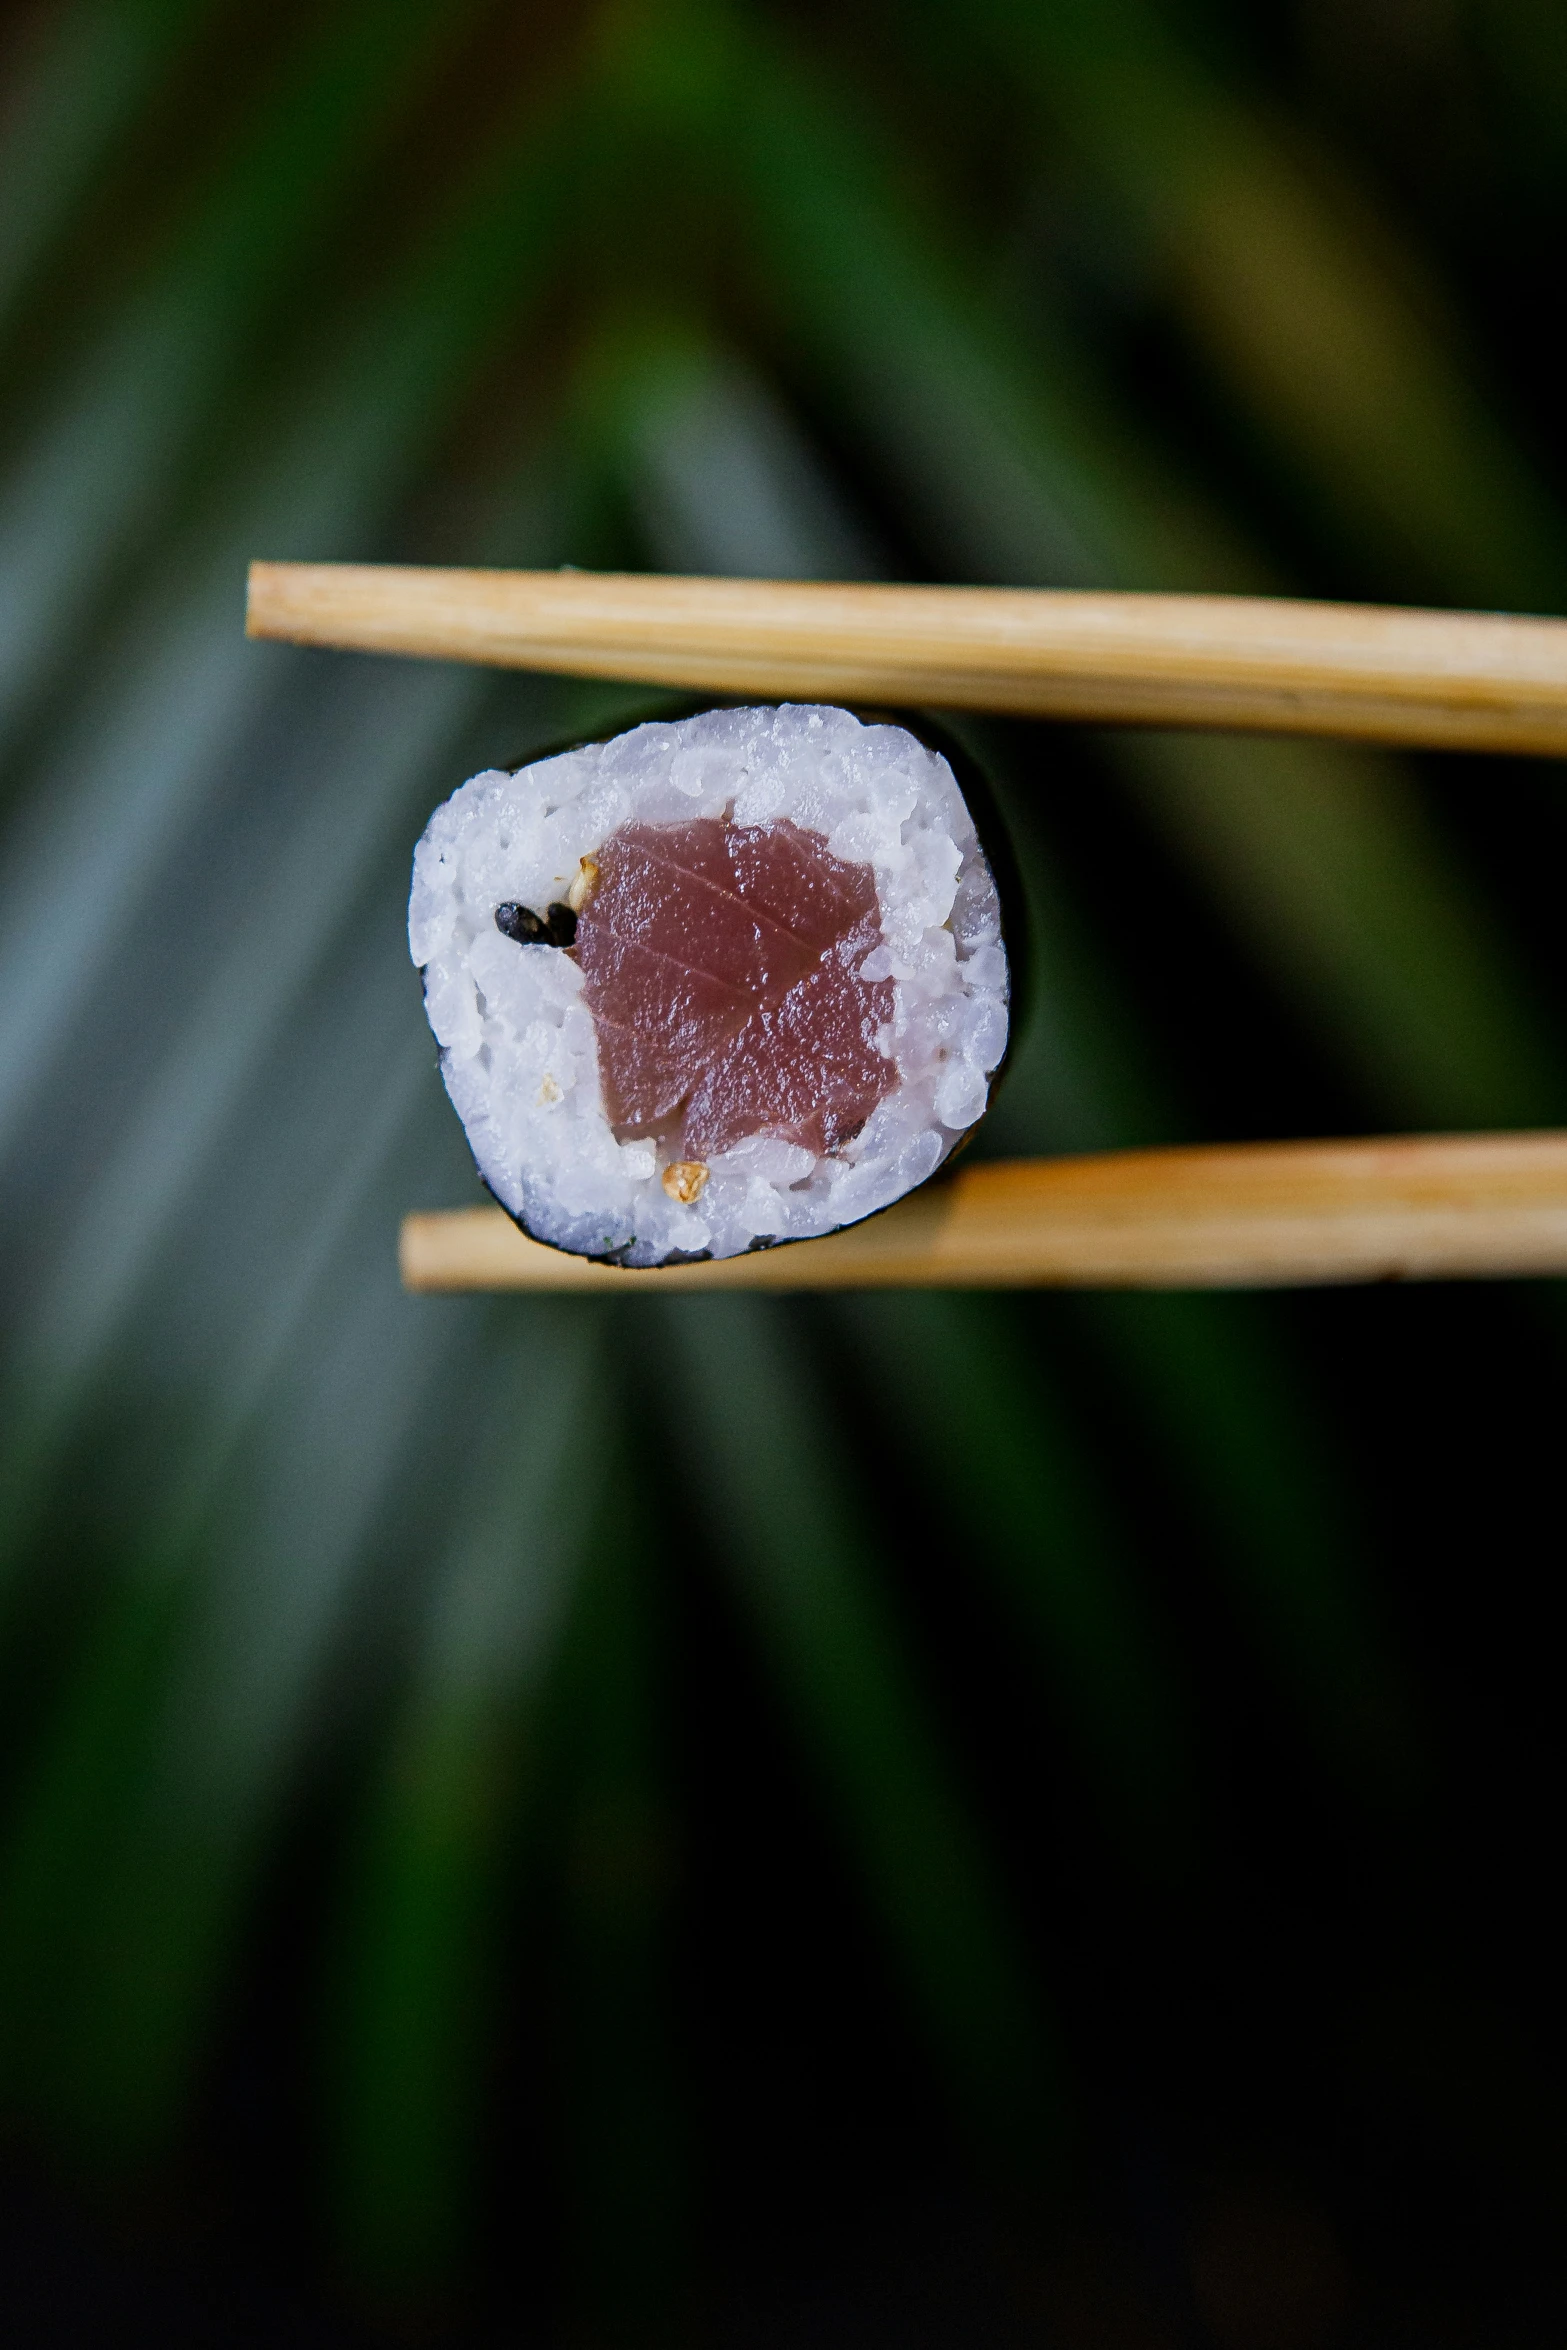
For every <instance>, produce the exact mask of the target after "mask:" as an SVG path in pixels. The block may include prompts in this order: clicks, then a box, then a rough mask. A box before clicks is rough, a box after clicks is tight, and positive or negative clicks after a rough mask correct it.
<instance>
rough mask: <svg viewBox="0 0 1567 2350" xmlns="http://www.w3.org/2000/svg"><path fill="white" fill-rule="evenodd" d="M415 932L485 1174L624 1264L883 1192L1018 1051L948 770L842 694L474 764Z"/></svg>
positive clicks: (970, 827)
mask: <svg viewBox="0 0 1567 2350" xmlns="http://www.w3.org/2000/svg"><path fill="white" fill-rule="evenodd" d="M408 937H409V945H410V948H411V951H412V954H413V959H414V962H415V963H416V964H417V965H418V966H419V968H420V969H421V971H422V972H423V974H424V994H425V1008H426V1011H427V1012H428V1015H429V1020H430V1025H431V1027H432V1028H433V1030H434V1031H435V1035H436V1039H437V1041H438V1043H439V1045H440V1048H441V1069H442V1073H443V1075H444V1078H445V1081H446V1089H447V1092H448V1093H449V1094H450V1096H451V1100H452V1103H453V1106H454V1108H455V1109H456V1111H457V1114H458V1116H459V1117H460V1118H461V1120H462V1122H463V1126H464V1129H465V1130H466V1133H467V1136H468V1141H469V1144H470V1146H471V1148H472V1150H473V1154H474V1158H475V1159H476V1161H477V1163H478V1168H479V1172H480V1174H481V1176H482V1177H483V1179H484V1181H485V1183H486V1184H487V1185H488V1187H489V1189H490V1190H491V1191H492V1192H493V1194H494V1195H495V1197H496V1199H497V1200H499V1201H500V1203H501V1205H502V1206H503V1207H504V1208H505V1209H506V1210H507V1211H508V1212H509V1213H510V1214H511V1215H512V1216H513V1217H515V1219H516V1220H517V1222H518V1223H519V1224H520V1225H521V1226H522V1228H523V1230H524V1231H525V1232H528V1233H530V1234H531V1235H532V1236H533V1237H534V1238H535V1239H536V1240H541V1241H546V1242H548V1243H549V1244H550V1245H551V1246H553V1247H555V1248H561V1249H568V1250H571V1251H573V1252H575V1253H576V1254H578V1255H581V1256H588V1257H597V1258H602V1259H606V1260H609V1261H612V1262H614V1263H616V1264H620V1265H626V1266H654V1265H667V1264H671V1263H681V1262H689V1261H690V1260H692V1259H693V1258H698V1257H732V1256H738V1255H741V1254H743V1253H744V1252H745V1251H746V1250H748V1249H755V1248H764V1247H769V1246H771V1245H773V1244H774V1243H776V1242H780V1241H790V1240H809V1239H815V1238H818V1237H820V1236H821V1235H822V1234H824V1233H828V1232H834V1231H837V1230H838V1229H839V1228H840V1227H841V1226H843V1225H845V1224H854V1223H858V1222H859V1221H860V1219H861V1218H862V1217H865V1216H870V1215H874V1214H875V1213H876V1212H877V1211H878V1210H879V1209H882V1208H886V1207H890V1206H891V1205H892V1203H893V1202H894V1201H895V1200H898V1199H901V1198H902V1197H903V1196H904V1194H905V1193H907V1192H910V1191H912V1190H913V1189H914V1188H915V1186H916V1185H917V1184H920V1183H923V1182H924V1181H925V1180H926V1179H927V1177H929V1176H931V1175H933V1174H934V1173H935V1172H936V1169H937V1168H938V1167H939V1166H940V1165H941V1164H942V1162H943V1160H944V1159H946V1158H947V1157H948V1156H949V1154H950V1153H951V1152H952V1150H953V1149H954V1148H955V1147H956V1146H957V1144H958V1143H959V1142H960V1141H961V1140H962V1139H963V1138H964V1137H965V1136H966V1135H967V1134H968V1133H969V1132H970V1131H971V1130H972V1128H973V1127H974V1125H975V1123H976V1121H977V1120H978V1119H979V1118H980V1117H981V1116H982V1115H983V1114H984V1111H985V1108H986V1105H987V1103H988V1101H989V1098H990V1093H991V1088H992V1084H993V1081H994V1077H995V1074H996V1072H997V1071H998V1069H999V1067H1000V1064H1001V1061H1002V1058H1003V1056H1004V1054H1005V1052H1006V1047H1007V1035H1008V1005H1009V977H1008V963H1007V951H1006V947H1005V946H1004V944H1003V941H1002V926H1001V905H1000V899H999V896H998V892H997V888H996V882H995V877H994V875H993V873H992V869H991V865H990V863H989V862H988V861H987V858H986V856H985V853H984V851H983V850H982V849H981V847H980V844H979V839H978V836H977V833H976V831H975V826H974V821H973V817H972V815H971V813H970V809H969V807H968V805H967V803H966V801H965V799H964V795H963V793H962V792H961V791H960V789H959V787H958V783H957V780H956V777H955V775H954V772H953V766H952V764H951V762H950V761H949V759H948V758H946V757H944V756H943V755H942V753H941V752H940V751H938V750H936V749H934V748H932V747H930V746H929V745H928V744H927V743H925V742H924V741H922V740H920V739H918V738H917V737H916V736H915V735H914V734H912V733H911V732H910V731H909V730H908V729H907V728H906V727H904V726H901V725H894V724H889V723H881V722H877V721H874V720H872V721H867V720H865V719H862V718H860V717H857V716H855V715H854V714H853V713H851V712H850V711H847V710H839V709H831V708H821V707H816V706H814V705H800V704H793V703H784V704H782V705H780V706H777V707H765V708H758V709H716V710H705V711H702V712H699V713H698V714H697V715H695V716H693V717H688V718H679V719H672V720H663V721H654V722H652V723H649V724H647V725H642V726H636V727H633V728H632V729H631V730H630V731H629V732H628V733H625V734H621V735H618V736H617V737H615V738H614V739H613V740H612V741H608V742H600V743H583V744H581V745H579V746H578V747H576V748H575V749H573V750H569V751H566V752H563V753H562V754H561V755H559V756H558V757H554V758H546V759H541V760H539V761H537V762H536V763H535V764H533V765H532V766H526V767H522V768H519V769H518V770H517V772H516V773H515V774H507V773H505V772H503V771H501V770H496V769H492V770H489V771H487V772H486V773H484V774H481V775H475V776H474V777H472V778H471V780H470V781H469V782H467V783H465V784H463V786H462V787H461V789H460V790H458V791H456V792H454V793H453V794H452V797H451V798H450V799H449V800H447V801H446V802H445V803H444V804H443V805H442V806H441V807H440V808H438V809H437V810H436V812H435V814H434V816H433V817H432V818H431V820H430V823H429V826H428V828H427V830H426V832H425V834H424V837H423V839H422V840H421V841H420V843H419V846H418V849H417V851H416V853H415V856H414V872H413V891H412V896H411V899H410V903H409V909H408Z"/></svg>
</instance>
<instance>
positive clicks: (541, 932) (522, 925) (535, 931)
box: [495, 899, 577, 947]
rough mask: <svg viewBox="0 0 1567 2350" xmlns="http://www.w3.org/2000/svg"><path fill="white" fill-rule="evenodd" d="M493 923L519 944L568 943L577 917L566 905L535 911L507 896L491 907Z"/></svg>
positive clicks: (574, 929)
mask: <svg viewBox="0 0 1567 2350" xmlns="http://www.w3.org/2000/svg"><path fill="white" fill-rule="evenodd" d="M495 927H496V929H497V930H498V931H499V932H500V933H501V935H502V937H503V938H514V939H515V940H516V942H517V944H518V946H520V947H569V946H571V945H573V944H574V943H575V941H576V936H577V917H576V915H575V914H574V913H573V912H572V910H571V908H570V907H569V906H551V908H550V910H549V912H548V913H547V914H535V912H534V911H533V908H532V907H531V906H514V905H513V904H512V903H511V901H510V900H509V899H508V900H507V902H506V904H505V905H503V906H497V907H496V909H495Z"/></svg>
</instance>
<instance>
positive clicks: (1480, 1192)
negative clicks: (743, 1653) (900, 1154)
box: [402, 1133, 1567, 1297]
mask: <svg viewBox="0 0 1567 2350" xmlns="http://www.w3.org/2000/svg"><path fill="white" fill-rule="evenodd" d="M402 1271H403V1279H404V1281H405V1283H406V1284H407V1286H408V1287H409V1288H410V1289H424V1290H454V1289H535V1290H576V1291H602V1292H603V1294H604V1295H606V1296H615V1297H637V1296H651V1295H654V1294H663V1293H664V1292H667V1291H670V1290H676V1289H774V1290H782V1289H896V1288H922V1289H1009V1288H1014V1289H1016V1288H1034V1287H1062V1288H1080V1289H1095V1288H1102V1289H1267V1288H1281V1287H1289V1286H1294V1285H1300V1284H1306V1283H1319V1282H1342V1281H1390V1280H1450V1279H1455V1278H1464V1277H1470V1276H1475V1275H1497V1274H1531V1273H1532V1274H1541V1273H1567V1133H1542V1134H1478V1135H1446V1136H1434V1137H1428V1136H1410V1137H1398V1138H1395V1139H1392V1140H1388V1141H1377V1142H1286V1143H1250V1144H1242V1145H1238V1146H1233V1147H1221V1148H1216V1149H1208V1148H1204V1149H1178V1150H1150V1151H1117V1152H1113V1153H1109V1154H1107V1155H1104V1156H1101V1157H1094V1158H1067V1159H1019V1160H1001V1161H992V1162H989V1163H985V1164H980V1165H974V1166H964V1167H960V1168H959V1169H958V1170H957V1171H956V1172H955V1173H954V1174H953V1175H952V1176H950V1177H949V1178H947V1179H946V1180H942V1181H938V1182H936V1183H933V1184H930V1185H928V1186H927V1187H926V1188H925V1189H924V1190H923V1191H919V1192H916V1193H915V1194H914V1195H913V1196H912V1198H910V1199H907V1200H904V1201H902V1202H901V1203H900V1205H899V1206H897V1207H895V1208H891V1209H889V1210H888V1212H887V1213H886V1214H885V1215H884V1216H874V1217H872V1218H871V1219H870V1220H869V1221H868V1222H867V1223H864V1224H858V1225H855V1226H853V1227H852V1228H851V1229H850V1230H849V1231H847V1232H841V1233H837V1234H835V1235H834V1236H833V1237H832V1238H831V1239H829V1240H807V1241H800V1242H797V1243H794V1244H793V1245H791V1246H789V1247H787V1248H776V1249H765V1250H759V1251H757V1252H755V1253H754V1254H752V1255H749V1256H743V1257H732V1258H729V1259H727V1260H726V1261H724V1262H722V1263H718V1264H699V1265H676V1266H671V1267H670V1268H669V1269H668V1270H667V1271H661V1272H641V1273H638V1272H622V1271H620V1270H618V1269H617V1268H616V1267H614V1266H608V1265H595V1264H591V1263H589V1262H588V1261H587V1260H586V1259H585V1258H582V1257H570V1256H564V1255H562V1254H561V1253H560V1251H559V1250H556V1249H550V1248H543V1247H541V1246H540V1245H539V1243H538V1242H537V1241H532V1240H527V1239H525V1238H524V1237H523V1235H522V1234H521V1233H520V1232H519V1231H518V1230H517V1227H516V1226H515V1225H514V1224H513V1223H512V1222H511V1220H510V1218H509V1217H507V1216H506V1215H504V1214H503V1213H502V1212H501V1210H500V1209H499V1208H463V1209H459V1210H457V1211H456V1212H455V1213H452V1214H447V1215H426V1216H409V1217H408V1218H406V1219H405V1221H404V1224H403V1230H402Z"/></svg>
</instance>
